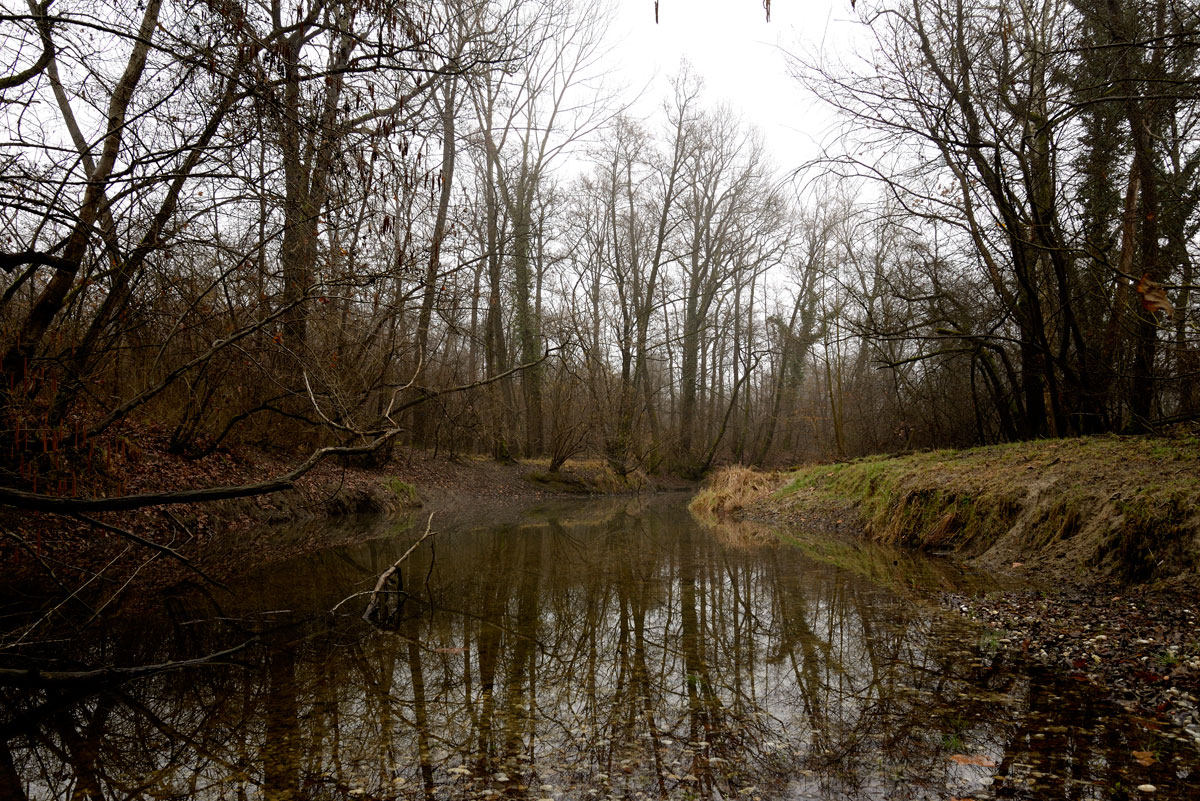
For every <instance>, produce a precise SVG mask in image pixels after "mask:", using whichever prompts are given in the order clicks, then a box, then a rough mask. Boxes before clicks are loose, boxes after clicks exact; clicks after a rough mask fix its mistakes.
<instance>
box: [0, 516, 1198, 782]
mask: <svg viewBox="0 0 1200 801" xmlns="http://www.w3.org/2000/svg"><path fill="white" fill-rule="evenodd" d="M381 533H387V532H381ZM414 539H415V536H414V534H413V533H412V532H408V533H403V534H399V535H397V534H396V533H394V532H393V533H390V535H389V536H388V537H386V538H383V539H376V540H373V541H370V542H367V543H365V544H362V545H359V546H356V547H352V548H344V549H337V550H333V551H327V552H324V553H321V554H317V555H315V556H313V557H310V558H307V559H304V560H298V561H296V562H294V563H291V564H288V565H286V566H285V567H283V568H282V569H277V570H274V571H272V572H270V573H267V574H262V575H259V576H255V577H254V578H253V579H252V580H250V581H247V582H245V583H244V584H242V585H241V586H239V587H237V588H236V590H237V592H236V594H234V595H228V594H225V593H220V592H217V591H214V590H210V591H208V592H207V594H204V593H197V592H192V593H184V594H180V595H179V596H178V597H174V598H171V599H169V600H168V601H167V602H166V603H165V604H164V606H163V608H162V613H161V615H159V616H141V617H140V618H139V619H137V620H126V621H124V622H123V623H122V624H120V625H116V624H114V625H112V626H111V627H110V628H109V629H108V630H107V631H104V632H102V633H98V634H97V635H96V637H95V638H94V639H92V640H90V641H89V642H88V643H87V644H86V646H85V645H81V644H79V643H74V644H71V647H72V648H74V649H75V650H76V657H77V658H78V659H80V660H81V661H86V662H90V663H92V664H96V663H110V664H111V663H122V664H139V663H141V664H147V663H159V662H164V661H168V660H172V659H181V658H187V657H192V656H196V655H201V654H205V653H211V652H215V651H219V650H222V649H224V648H228V647H230V646H232V645H236V644H239V643H242V642H244V641H246V640H247V639H249V638H250V637H252V636H256V637H258V638H259V640H258V642H256V643H255V644H254V645H251V646H250V647H248V648H246V649H245V650H243V651H241V652H239V653H238V654H237V655H235V656H233V657H230V658H228V659H225V660H222V661H221V662H220V663H219V664H214V665H209V666H205V667H200V668H193V669H189V670H187V671H179V672H173V673H167V674H159V675H156V676H152V677H149V678H143V679H139V680H136V681H132V682H128V683H125V684H123V685H121V686H120V687H118V688H116V689H113V690H111V691H107V692H103V693H100V694H94V695H90V696H87V697H85V698H82V699H80V698H77V697H74V696H72V695H71V694H69V693H67V692H65V691H63V692H57V693H49V694H47V693H45V692H42V691H37V692H33V691H29V690H23V691H19V692H18V691H13V690H5V691H4V695H3V697H2V702H3V717H0V723H2V725H3V729H2V731H3V736H4V738H5V739H6V744H7V748H6V750H0V774H2V775H0V796H4V795H6V794H8V795H12V794H13V793H15V792H16V791H17V788H18V786H19V787H20V788H21V792H22V793H23V794H24V795H26V796H27V797H30V798H39V799H41V798H47V799H50V798H54V799H58V798H72V797H76V798H88V799H91V798H96V799H99V798H103V799H115V798H197V799H226V798H228V799H240V798H247V799H256V798H268V799H341V798H352V799H381V798H388V799H391V798H403V799H413V800H414V801H417V800H418V799H430V800H432V799H497V801H500V800H501V799H530V800H531V801H538V800H540V799H554V801H573V800H575V799H578V801H592V800H593V799H594V800H595V801H605V800H606V799H629V800H630V801H640V800H641V799H649V798H672V799H698V798H704V799H721V800H722V801H733V799H738V800H739V801H763V800H764V799H777V798H778V799H810V798H812V799H908V798H916V799H950V798H967V797H974V798H1055V799H1057V798H1067V799H1109V798H1113V799H1117V798H1126V797H1131V798H1156V799H1163V798H1170V799H1184V798H1190V799H1194V798H1200V767H1198V765H1200V755H1198V754H1197V752H1196V751H1195V749H1194V748H1192V747H1191V746H1190V745H1187V744H1185V743H1182V742H1179V741H1178V740H1176V739H1175V738H1174V737H1173V735H1172V734H1171V733H1170V732H1167V731H1163V730H1159V729H1157V728H1155V727H1154V726H1153V724H1151V723H1149V722H1148V721H1139V720H1137V719H1135V718H1131V717H1128V716H1125V715H1123V714H1121V713H1120V712H1119V711H1118V710H1116V709H1114V708H1112V707H1110V706H1108V705H1106V704H1104V703H1102V702H1100V701H1099V700H1098V699H1097V698H1096V697H1095V696H1094V695H1089V692H1090V691H1089V688H1088V687H1086V686H1084V685H1081V684H1078V683H1075V682H1072V681H1070V680H1069V679H1064V678H1056V677H1054V676H1051V675H1048V674H1046V673H1044V672H1039V671H1037V670H1034V669H1031V668H1027V667H1024V666H1022V665H1019V664H1013V663H1011V662H1010V661H1009V660H1008V659H1006V658H1005V657H1004V656H1003V655H1002V654H1001V651H1000V649H998V648H997V645H998V643H997V642H996V641H995V639H994V637H992V636H991V635H981V634H980V633H979V632H977V631H973V630H971V629H969V628H967V627H966V626H965V625H964V624H963V623H961V622H960V621H957V620H953V619H950V618H948V617H947V616H945V615H939V614H935V613H932V612H931V611H930V610H929V609H928V608H926V607H923V606H921V605H919V604H917V603H915V602H914V600H913V597H914V593H913V592H911V591H909V592H901V593H900V594H897V593H896V592H894V591H893V590H892V589H888V588H886V587H885V586H883V585H881V584H878V583H873V582H871V581H868V580H866V579H864V578H860V577H859V575H858V574H859V573H862V572H868V571H870V570H876V571H877V572H878V573H879V574H880V575H882V576H885V577H887V579H888V581H887V584H888V585H889V586H891V587H893V588H896V587H917V588H918V589H922V588H924V589H929V588H931V587H933V586H942V587H947V588H948V587H952V586H954V585H955V583H956V582H958V581H960V580H961V579H960V577H958V576H957V575H956V571H955V570H954V569H953V568H948V567H946V566H944V565H941V564H939V563H936V562H925V561H922V560H916V559H913V558H911V557H909V558H905V557H899V556H897V558H896V562H897V563H896V564H891V563H890V562H891V560H890V555H889V554H882V555H881V553H880V552H872V553H870V554H863V553H857V554H855V553H849V552H840V555H839V556H838V557H837V560H836V561H839V562H841V563H842V564H845V565H849V566H852V567H853V568H854V570H848V569H845V568H843V567H835V566H832V565H830V564H828V563H822V562H818V561H814V560H813V559H810V558H809V557H808V556H806V555H805V553H804V551H803V550H802V549H800V548H797V547H794V546H791V545H779V544H764V543H761V542H759V543H755V542H752V541H748V540H747V538H746V537H745V536H744V532H736V531H724V532H722V531H717V532H712V531H708V530H704V529H702V528H700V527H698V526H697V525H696V524H694V523H693V522H692V521H691V520H690V518H688V517H687V515H686V513H684V512H683V511H682V509H681V507H680V504H678V503H675V504H667V503H663V502H652V503H647V502H643V501H621V502H616V503H614V502H607V503H603V504H588V505H583V504H576V505H573V506H570V507H562V508H558V509H547V510H543V512H542V513H541V514H540V515H539V517H538V519H536V520H534V521H531V522H528V523H524V524H521V525H508V526H502V527H494V528H490V529H480V530H474V531H466V530H464V531H458V532H446V533H443V534H440V535H439V536H437V537H436V538H435V539H434V541H433V542H434V543H435V544H434V546H433V547H432V548H430V547H429V545H428V543H427V544H426V545H424V546H422V547H421V549H419V550H418V551H417V552H416V553H415V554H414V556H413V558H412V559H410V560H409V561H408V562H407V563H406V564H405V567H404V570H403V586H404V590H405V591H406V594H404V595H396V596H392V597H393V598H396V599H403V600H402V602H401V603H398V604H393V609H392V610H391V611H393V612H394V614H392V615H391V617H390V619H389V620H388V622H387V623H388V625H387V627H386V628H383V629H380V628H374V627H371V626H368V625H367V624H365V623H364V622H362V621H361V620H360V619H359V617H358V616H359V615H360V614H361V612H362V610H363V608H364V607H365V605H366V597H365V596H357V597H354V598H352V599H351V600H349V601H347V602H346V603H343V604H342V605H341V606H340V607H339V608H338V609H337V611H336V612H334V613H330V612H329V610H330V609H332V608H334V607H335V605H337V604H338V602H339V601H340V600H341V599H344V598H347V597H348V596H351V595H352V594H354V593H356V592H363V591H365V590H369V589H370V588H371V587H372V586H373V585H374V582H375V578H376V576H377V575H378V574H379V573H381V572H382V571H383V570H385V569H386V568H387V567H388V566H389V565H390V564H391V563H392V562H393V561H394V560H395V559H396V558H397V557H398V556H399V555H400V554H401V553H403V551H404V550H405V548H406V547H407V546H408V545H409V544H411V543H412V541H413V540H414ZM397 606H398V609H397V608H395V607H397ZM1135 752H1136V753H1135ZM1139 760H1140V761H1139ZM1149 760H1153V761H1152V762H1151V764H1149V765H1143V764H1141V763H1142V762H1146V761H1149ZM1146 784H1153V785H1155V787H1156V788H1157V789H1156V790H1155V791H1154V792H1152V793H1151V792H1148V791H1145V790H1139V789H1137V788H1138V787H1139V785H1146Z"/></svg>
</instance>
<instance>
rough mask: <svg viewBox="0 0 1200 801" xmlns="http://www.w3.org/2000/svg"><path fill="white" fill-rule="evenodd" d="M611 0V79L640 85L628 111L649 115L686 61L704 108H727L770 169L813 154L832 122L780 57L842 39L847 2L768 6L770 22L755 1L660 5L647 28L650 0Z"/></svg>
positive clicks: (777, 1)
mask: <svg viewBox="0 0 1200 801" xmlns="http://www.w3.org/2000/svg"><path fill="white" fill-rule="evenodd" d="M612 1H613V3H614V5H615V8H616V14H615V17H616V18H615V20H614V25H613V26H612V34H611V35H612V39H613V51H612V55H611V58H612V60H613V68H614V70H615V71H616V77H617V78H618V80H621V81H623V82H624V83H626V84H628V85H629V87H630V88H631V89H633V90H636V89H639V88H641V87H642V86H646V85H647V84H649V86H648V87H647V89H646V92H645V96H644V97H643V98H642V100H641V101H640V102H639V103H638V104H637V105H635V107H634V113H635V114H637V115H638V116H647V117H648V116H652V115H654V114H655V111H656V109H657V108H658V107H659V105H660V103H661V102H662V100H663V99H664V98H666V97H669V95H670V87H669V85H668V83H667V79H668V78H669V77H671V76H673V75H675V74H676V73H677V72H678V70H679V63H680V59H681V58H686V59H687V60H688V61H689V62H691V64H692V67H693V68H694V71H695V72H696V73H697V74H698V75H700V76H702V77H703V79H704V103H705V105H706V106H715V105H717V104H718V103H725V104H728V105H729V106H730V107H731V108H733V109H734V110H735V111H737V112H739V113H740V114H741V115H742V117H743V118H744V119H745V121H746V122H747V123H750V124H752V125H754V126H755V127H757V128H758V129H759V130H760V131H761V132H762V133H763V136H764V139H765V140H766V145H767V150H768V153H769V154H770V156H771V159H772V160H773V161H774V162H775V163H776V165H777V166H778V167H779V168H781V169H783V170H791V169H794V168H796V167H797V166H799V165H800V164H802V163H803V162H804V161H806V160H808V159H810V158H812V157H814V156H816V155H817V153H818V143H819V142H820V141H821V140H822V139H825V138H827V136H828V134H829V130H830V127H831V125H832V118H831V116H830V115H828V114H827V113H826V112H825V111H824V110H823V109H821V108H820V107H819V106H817V105H816V104H815V102H813V101H812V100H810V99H809V98H807V97H806V96H805V94H804V92H803V90H802V89H801V88H800V86H799V85H798V84H797V82H796V81H795V80H793V79H792V78H791V77H789V76H788V73H787V66H786V60H785V55H784V52H783V51H784V50H791V51H798V50H802V49H805V48H806V47H821V46H822V44H823V43H825V45H826V46H831V42H832V40H835V39H837V40H840V39H844V38H845V37H846V36H847V35H848V33H849V29H850V28H851V27H852V25H851V24H850V22H849V21H850V20H851V19H852V18H853V11H852V10H851V7H850V0H774V2H772V4H771V21H770V22H767V21H766V19H765V15H764V13H763V7H762V0H660V2H659V22H658V24H657V25H655V24H654V0H612ZM622 31H625V32H627V34H626V35H625V36H624V38H622V37H621V32H622Z"/></svg>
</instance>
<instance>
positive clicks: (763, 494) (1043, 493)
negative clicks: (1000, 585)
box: [695, 433, 1200, 583]
mask: <svg viewBox="0 0 1200 801" xmlns="http://www.w3.org/2000/svg"><path fill="white" fill-rule="evenodd" d="M695 507H696V508H700V509H707V510H709V511H712V512H715V513H734V514H737V515H739V516H742V517H745V518H749V519H760V520H774V521H780V522H800V523H803V522H807V521H808V520H810V519H825V520H828V519H837V520H840V519H845V518H850V519H852V520H853V521H854V522H856V523H857V524H860V525H861V526H862V527H863V528H864V529H865V531H866V533H867V535H868V536H869V537H870V538H871V539H873V540H876V541H878V542H884V543H889V544H894V545H901V546H904V547H912V548H920V549H922V550H928V551H935V552H949V553H953V554H955V555H956V556H958V557H960V558H962V559H966V560H969V561H970V562H971V563H972V564H973V565H975V566H977V567H981V568H985V569H989V570H1007V571H1012V572H1016V573H1021V574H1026V575H1036V576H1041V577H1044V578H1049V579H1053V580H1056V581H1057V580H1071V581H1087V580H1090V579H1096V578H1103V579H1109V580H1116V581H1124V582H1135V583H1137V582H1147V581H1170V580H1175V579H1183V580H1188V579H1193V578H1195V576H1196V575H1197V573H1198V572H1200V437H1197V436H1196V435H1195V434H1193V433H1187V434H1183V435H1181V436H1176V437H1156V438H1133V437H1092V438H1081V439H1066V440H1044V441H1039V442H1022V443H1012V444H1008V445H997V446H991V447H984V448H974V449H971V450H964V451H932V452H926V453H915V454H908V455H904V456H893V457H885V456H874V457H867V458H863V459H856V460H854V461H849V462H841V463H837V464H828V465H814V466H809V467H804V468H799V469H796V470H790V471H782V472H776V473H754V472H752V471H747V470H745V469H744V468H729V469H727V470H726V471H724V472H723V473H721V474H719V475H717V476H715V477H714V478H713V479H712V480H711V481H710V482H709V483H708V485H707V487H706V488H705V490H703V491H702V492H701V493H700V494H699V495H698V496H697V499H696V501H695Z"/></svg>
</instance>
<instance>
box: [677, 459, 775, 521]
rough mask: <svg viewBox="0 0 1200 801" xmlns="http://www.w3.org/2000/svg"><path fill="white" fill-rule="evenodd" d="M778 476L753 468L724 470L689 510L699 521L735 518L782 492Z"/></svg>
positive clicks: (711, 480) (739, 466)
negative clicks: (706, 518)
mask: <svg viewBox="0 0 1200 801" xmlns="http://www.w3.org/2000/svg"><path fill="white" fill-rule="evenodd" d="M781 483H782V482H781V479H780V476H779V474H778V473H761V472H759V471H758V470H755V469H754V468H752V467H742V466H741V465H735V466H732V467H723V468H721V469H720V470H718V471H717V472H716V473H714V474H713V475H712V477H711V478H710V479H709V480H708V481H707V482H706V483H705V486H704V487H703V488H702V489H701V490H700V491H699V492H698V493H696V497H695V498H693V499H692V502H691V503H690V504H688V509H689V510H690V511H691V512H692V514H694V515H696V516H697V517H699V518H704V517H712V518H717V517H721V516H723V515H731V514H735V513H737V512H739V511H741V510H742V509H745V508H746V507H748V506H751V505H753V504H755V503H757V502H759V501H762V500H765V499H766V498H767V497H768V496H769V495H770V494H771V493H772V492H774V491H775V490H777V489H779V487H780V485H781Z"/></svg>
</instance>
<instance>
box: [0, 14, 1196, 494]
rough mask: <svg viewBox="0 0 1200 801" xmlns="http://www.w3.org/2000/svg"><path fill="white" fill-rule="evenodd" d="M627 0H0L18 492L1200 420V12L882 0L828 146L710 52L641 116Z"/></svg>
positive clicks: (1, 341)
mask: <svg viewBox="0 0 1200 801" xmlns="http://www.w3.org/2000/svg"><path fill="white" fill-rule="evenodd" d="M654 5H655V10H656V11H657V5H658V4H657V3H655V4H654ZM605 13H606V12H605V10H604V9H603V8H602V7H601V6H594V5H592V4H587V3H573V2H568V0H444V2H439V3H433V4H421V3H403V2H392V1H389V0H338V1H337V2H335V1H334V0H309V2H300V3H298V4H296V5H295V6H292V5H291V4H283V3H279V2H277V1H275V2H271V3H266V2H237V1H236V0H201V1H197V2H193V0H136V2H134V0H106V1H105V2H95V1H94V0H87V2H81V1H80V0H27V2H26V3H25V4H24V5H22V4H21V3H19V2H10V0H5V3H4V12H3V17H2V18H0V41H2V45H0V52H2V53H3V56H4V63H5V65H6V67H5V70H4V74H3V77H2V78H0V93H2V95H0V97H2V103H0V108H2V113H3V115H4V121H3V128H4V131H5V137H4V144H3V149H2V153H0V192H2V193H3V199H2V201H0V229H2V231H0V235H2V236H3V244H2V252H0V267H2V268H3V271H2V272H0V308H2V315H0V351H2V359H3V372H4V375H3V378H4V380H3V385H2V387H0V417H2V422H0V486H2V489H0V502H3V503H4V504H7V505H9V506H12V507H16V508H18V509H43V510H58V511H64V510H65V511H67V512H72V513H74V512H80V513H83V512H89V511H103V510H105V509H112V508H118V507H119V506H120V502H118V501H117V500H116V499H117V498H119V497H120V496H122V495H123V492H122V488H121V485H120V481H119V479H118V478H115V477H114V476H112V475H106V473H105V469H104V464H105V460H106V458H108V457H109V455H111V454H112V453H114V452H118V451H119V450H120V449H122V448H127V447H137V444H138V443H137V438H138V436H139V432H144V431H147V430H153V431H155V432H160V433H161V435H162V439H163V440H164V441H165V442H166V443H167V447H168V449H169V450H170V451H171V452H172V453H175V454H178V455H180V456H182V457H184V458H196V457H200V456H204V455H208V454H212V453H214V452H220V451H221V450H222V449H228V448H239V447H244V448H271V449H284V450H286V451H287V452H289V453H291V454H293V456H294V464H295V470H296V471H303V470H305V469H307V467H308V466H311V465H312V464H313V463H315V462H316V461H318V460H320V459H322V458H325V457H326V456H329V455H342V456H347V455H354V456H357V457H359V458H360V459H362V460H364V461H366V462H378V463H382V462H383V461H386V458H387V456H388V455H389V454H390V453H391V452H392V449H394V448H396V447H411V448H414V449H418V450H420V451H423V452H425V453H429V454H440V455H448V456H450V457H458V456H465V455H485V456H489V457H494V458H496V459H500V460H508V459H517V458H521V459H546V460H548V461H549V465H550V468H551V470H553V469H556V468H558V467H560V466H561V465H562V464H564V463H565V462H566V460H568V459H571V458H574V457H582V456H587V457H592V458H601V459H603V460H604V461H605V463H606V464H607V465H608V466H609V467H610V468H611V469H612V470H613V471H614V472H616V473H617V474H619V475H626V474H628V473H630V472H632V471H637V470H642V471H646V472H656V471H669V472H674V473H678V474H681V475H686V476H698V475H701V474H703V473H704V472H705V471H706V470H708V469H709V468H710V467H712V466H714V465H715V464H720V463H731V462H740V463H745V464H756V465H778V464H789V463H797V462H800V461H806V460H812V459H835V458H844V457H849V456H855V455H861V454H866V453H874V452H895V451H902V450H906V449H915V448H927V447H946V446H959V447H961V446H967V445H974V444H984V443H995V442H1004V441H1011V440H1019V439H1030V438H1041V437H1064V436H1072V435H1078V434H1089V433H1100V432H1127V433H1131V432H1147V431H1156V430H1160V429H1162V428H1163V427H1166V426H1169V425H1171V424H1172V423H1175V422H1180V421H1188V420H1193V419H1195V418H1196V416H1197V415H1198V414H1200V305H1198V304H1197V301H1196V300H1195V293H1196V290H1197V275H1196V263H1195V262H1196V254H1197V243H1198V238H1197V233H1198V230H1200V212H1198V208H1197V206H1198V204H1200V139H1198V136H1200V62H1198V55H1200V11H1198V10H1197V8H1196V7H1195V6H1194V5H1192V4H1190V3H1185V2H1179V1H1178V0H1150V1H1149V2H1133V0H1109V1H1108V2H1104V3H1090V2H1081V1H1080V0H1019V1H1014V2H1007V1H1002V0H913V1H912V2H902V1H901V0H882V1H881V2H876V1H875V0H861V2H858V3H854V2H851V3H849V4H847V6H846V8H844V9H842V13H843V15H844V16H846V17H848V18H851V19H853V20H854V21H855V25H856V26H857V28H858V33H857V38H856V41H858V42H859V43H860V45H861V47H860V49H859V51H858V52H844V53H835V54H830V53H806V52H797V53H794V54H792V55H791V60H790V63H791V69H792V72H793V74H794V77H795V79H796V83H795V92H796V95H797V98H799V97H801V96H805V97H816V98H819V100H820V101H821V102H822V103H823V104H824V106H825V107H827V108H828V109H830V110H831V111H832V112H835V113H836V114H837V119H838V120H840V123H839V125H840V126H841V127H840V128H839V129H838V130H837V131H835V132H833V134H832V135H831V136H830V137H829V139H828V141H827V142H825V143H824V151H823V155H822V156H821V157H820V158H818V159H816V160H812V161H809V162H808V163H805V164H795V163H788V161H787V159H786V157H783V158H781V157H780V156H779V155H778V154H774V155H773V154H771V153H769V152H768V151H767V149H766V148H765V146H764V144H763V140H762V137H761V136H760V135H759V133H758V132H757V131H756V130H755V129H754V128H753V126H751V125H750V124H748V123H747V122H745V121H743V120H740V119H739V118H738V115H737V114H735V113H732V112H731V111H730V109H728V108H725V107H723V106H722V105H721V104H719V103H713V102H710V100H709V99H708V97H707V96H706V93H705V89H704V85H703V81H702V80H700V79H699V78H698V77H697V76H696V75H695V74H694V73H693V71H692V70H691V69H690V68H689V67H688V65H687V64H682V65H680V67H679V69H678V72H677V73H676V75H675V77H674V79H673V80H672V82H671V86H672V91H671V92H670V93H668V94H667V95H666V96H664V97H661V98H656V101H657V112H656V113H655V114H654V115H652V116H650V117H639V116H636V115H633V114H631V113H630V111H629V109H630V106H629V104H628V102H627V100H626V99H625V98H624V97H623V95H622V93H621V91H620V90H619V88H616V87H613V86H612V85H610V84H609V83H608V82H606V80H605V60H604V59H605V52H606V47H607V44H606V39H605V36H606V30H607V27H608V22H607V18H606V16H605ZM649 13H650V9H649V0H647V18H648V19H647V24H651V23H650V22H649ZM779 102H780V103H788V102H792V99H790V98H779ZM288 475H289V476H291V475H292V474H290V473H289V474H288ZM284 478H285V479H286V478H287V476H285V477H284ZM212 489H213V488H205V489H201V488H194V487H164V493H165V495H163V496H161V497H159V498H157V501H158V502H161V501H163V500H168V501H169V500H196V499H198V498H199V496H197V495H196V494H195V493H197V492H202V491H211V490H212ZM235 489H236V488H235ZM258 489H262V487H259V488H258ZM242 490H243V491H246V490H245V488H244V487H243V488H242ZM252 491H258V490H257V489H255V490H252ZM181 492H182V493H183V495H179V494H178V493H181ZM189 492H191V493H193V494H191V495H188V493H189ZM172 493H175V494H172ZM101 496H107V499H106V500H105V499H102V497H101ZM168 496H169V497H168ZM151 500H154V499H151ZM149 502H150V501H147V500H145V499H143V500H141V501H138V500H136V499H129V500H127V502H126V507H132V506H136V505H144V504H146V503H149ZM105 504H107V505H105Z"/></svg>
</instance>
